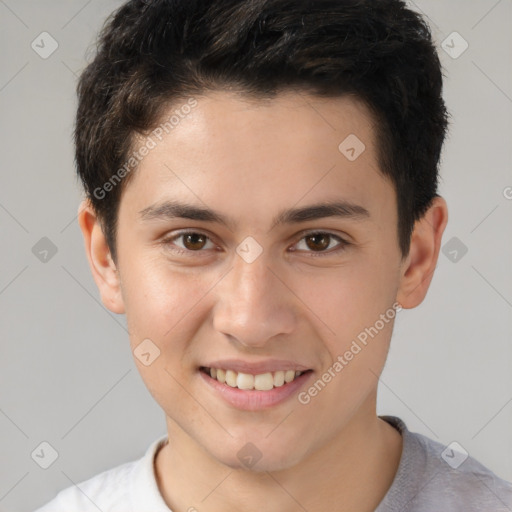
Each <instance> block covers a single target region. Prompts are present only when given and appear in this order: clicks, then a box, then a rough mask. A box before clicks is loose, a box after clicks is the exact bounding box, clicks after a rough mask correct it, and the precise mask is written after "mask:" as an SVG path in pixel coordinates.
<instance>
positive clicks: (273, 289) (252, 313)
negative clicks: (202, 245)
mask: <svg viewBox="0 0 512 512" xmlns="http://www.w3.org/2000/svg"><path fill="white" fill-rule="evenodd" d="M283 281H284V282H286V280H285V279H284V276H282V275H279V272H277V271H276V270H274V269H272V268H270V267H269V265H268V261H267V260H266V258H264V257H263V255H261V256H260V257H259V258H258V259H257V260H256V261H253V262H252V263H247V262H245V261H244V260H243V259H242V258H238V257H237V258H235V262H234V266H233V268H232V269H231V270H230V271H229V272H228V274H227V275H226V276H225V278H224V279H223V280H222V281H221V282H220V283H219V285H218V286H217V287H216V293H217V301H216V304H215V306H214V310H213V326H214V329H216V331H217V332H221V333H223V334H224V335H226V336H228V337H229V338H230V339H231V340H236V341H237V342H238V343H240V344H241V345H243V346H246V347H254V348H261V347H264V346H265V345H266V344H267V343H268V342H269V340H271V339H273V338H275V337H276V336H279V335H283V334H290V333H291V332H293V330H294V328H295V323H296V309H295V306H294V295H293V293H292V292H291V291H290V289H289V288H287V286H286V284H284V283H283Z"/></svg>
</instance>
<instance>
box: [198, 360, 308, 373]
mask: <svg viewBox="0 0 512 512" xmlns="http://www.w3.org/2000/svg"><path fill="white" fill-rule="evenodd" d="M201 366H203V367H206V368H217V369H218V368H221V369H223V370H234V371H235V372H241V373H249V374H253V375H258V374H261V373H267V372H276V371H279V370H285V371H286V370H295V371H299V372H305V371H306V370H311V368H310V367H309V366H304V365H303V364H300V363H296V362H295V361H289V360H284V359H266V360H265V361H258V362H256V361H254V362H251V361H243V360H242V359H221V360H217V361H212V362H210V363H205V364H203V365H201Z"/></svg>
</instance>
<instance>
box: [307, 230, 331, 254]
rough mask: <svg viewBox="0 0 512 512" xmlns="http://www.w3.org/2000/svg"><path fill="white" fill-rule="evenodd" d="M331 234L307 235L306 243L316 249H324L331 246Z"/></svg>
mask: <svg viewBox="0 0 512 512" xmlns="http://www.w3.org/2000/svg"><path fill="white" fill-rule="evenodd" d="M330 238H331V235H329V234H327V233H315V234H314V235H308V236H306V237H305V240H306V245H307V246H308V247H309V248H310V249H312V250H314V251H323V250H325V249H326V248H327V247H329V242H330Z"/></svg>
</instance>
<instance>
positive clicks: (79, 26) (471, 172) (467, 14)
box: [0, 0, 512, 512]
mask: <svg viewBox="0 0 512 512" xmlns="http://www.w3.org/2000/svg"><path fill="white" fill-rule="evenodd" d="M120 3H121V2H119V1H113V0H89V1H83V0H74V1H69V0H67V1H63V0H61V1H58V0H53V1H45V2H44V1H32V2H31V1H27V0H23V1H14V0H0V38H1V39H0V43H1V47H2V51H1V57H0V58H1V61H0V73H1V75H0V108H1V143H2V152H1V165H2V172H1V175H0V236H1V240H2V242H1V244H2V245H1V247H2V250H1V251H0V269H1V271H0V272H1V273H0V313H1V331H0V335H1V344H0V349H1V353H0V510H3V511H5V510H11V511H20V512H26V511H30V510H33V509H34V508H36V507H37V506H39V505H41V504H43V503H45V502H47V501H48V500H50V499H51V498H53V497H54V495H55V494H56V493H57V491H59V490H60V489H63V488H65V487H68V486H70V485H72V484H73V483H78V482H80V481H83V480H85V479H87V478H89V477H91V476H93V475H95V474H97V473H99V472H100V471H103V470H106V469H109V468H111V467H114V466H116V465H118V464H121V463H124V462H127V461H129V460H133V459H135V458H139V457H141V456H142V455H143V453H144V452H145V450H146V448H147V447H148V445H149V443H150V442H152V441H153V440H154V439H155V438H156V437H158V436H160V435H164V434H165V423H164V415H163V413H162V412H161V410H160V409H159V407H158V406H157V405H156V404H155V402H154V401H153V399H152V397H151V395H150V394H149V392H148V391H147V390H146V388H145V387H144V384H143V382H142V380H141V379H140V377H139V375H138V372H137V370H136V367H135V364H134V363H133V360H132V355H131V353H130V350H129V348H128V347H129V344H128V337H127V333H126V330H125V320H124V317H118V316H116V315H113V314H110V313H109V312H108V311H107V310H106V309H105V308H104V307H103V306H102V305H101V303H100V302H99V296H98V293H97V290H96V287H95V285H94V282H93V280H92V277H91V276H90V273H89V269H88V266H87V262H86V258H85V254H84V251H83V242H82V238H81V234H80V232H79V228H78V225H77V222H76V212H77V208H78V204H79V200H80V199H81V196H82V192H81V190H80V188H79V186H78V184H77V181H76V179H75V175H74V163H73V146H72V139H71V133H72V128H73V122H74V119H73V116H74V110H75V106H76V103H75V81H76V76H77V74H78V73H79V72H80V70H81V69H83V67H84V64H85V62H86V59H87V57H88V55H89V53H88V52H90V51H91V50H92V49H93V46H92V43H93V41H94V36H95V34H96V32H97V30H98V29H99V27H100V25H101V23H102V21H103V20H104V18H105V17H106V16H107V14H108V13H110V12H111V11H112V10H113V9H114V8H115V7H116V6H118V5H120ZM410 4H411V6H412V7H413V8H414V9H416V10H420V11H422V12H424V13H425V14H426V15H427V16H428V18H429V21H430V24H431V27H432V29H433V32H434V35H435V38H436V41H437V43H438V45H439V52H440V56H441V59H442V63H443V67H444V69H445V75H446V81H445V98H446V101H447V105H448V108H449V109H450V111H451V113H452V116H453V119H452V126H451V129H450V135H449V138H448V140H447V143H446V146H445V150H444V155H443V161H442V170H441V174H442V181H441V189H440V192H441V194H442V195H443V196H444V197H445V198H446V199H447V201H448V205H449V208H450V219H449V223H448V227H447V230H446V232H445V235H444V238H443V244H447V243H448V246H447V249H445V252H446V253H447V255H445V254H441V255H440V259H439V265H438V268H437V270H436V273H435V276H434V279H433V282H432V285H431V289H430V291H429V294H428V295H427V298H426V300H425V302H424V303H423V304H422V305H420V307H418V308H417V309H415V310H407V311H404V312H402V313H401V314H400V315H399V318H398V320H397V322H396V324H395V333H394V338H393V343H392V348H391V352H390V357H389V360H388V363H387V366H386V368H385V370H384V373H383V375H382V379H381V381H382V382H381V384H380V392H379V411H378V412H379V414H394V415H398V416H400V417H402V418H403V419H404V420H405V421H406V423H407V424H408V426H409V428H410V429H411V430H415V431H418V432H421V433H423V434H425V435H427V436H429V437H431V438H433V439H435V440H437V441H439V442H441V443H443V444H446V445H447V444H449V443H451V442H452V441H457V442H459V443H460V444H461V445H462V446H463V447H464V448H465V449H466V450H467V451H468V452H469V453H470V455H472V456H473V457H476V458H477V459H478V460H480V461H481V462H482V463H483V464H485V465H486V466H488V467H489V468H491V469H492V470H493V471H495V472H496V473H497V474H498V475H499V476H501V477H502V478H505V479H507V480H512V436H511V435H510V433H511V432H512V343H511V334H512V315H511V311H512V272H511V265H510V261H511V258H512V239H511V236H510V221H511V213H512V200H511V199H508V198H510V197H512V188H509V189H507V187H512V174H511V172H510V169H511V162H512V158H511V151H512V150H511V147H512V145H511V144H510V141H511V140H512V122H511V120H512V116H511V113H512V99H511V98H512V69H511V68H512V59H511V53H512V52H511V42H512V35H511V34H512V33H511V31H510V21H511V19H512V18H511V14H512V1H511V0H500V1H496V0H477V1H471V2H468V1H465V0H457V1H454V0H450V1H443V2H441V1H434V0H428V1H427V0H424V1H420V0H417V1H416V2H414V3H413V2H410ZM43 31H47V32H49V33H50V34H51V36H52V37H53V38H54V39H55V40H56V41H57V42H58V45H59V46H58V49H57V50H56V51H55V52H54V53H53V54H52V55H51V56H49V57H48V58H46V59H43V58H41V57H40V56H39V55H38V54H37V53H36V52H35V51H34V50H33V49H32V48H31V43H32V41H34V40H36V42H37V41H40V38H38V36H39V34H40V33H41V32H43ZM454 31H456V32H458V33H460V34H461V35H462V37H463V38H464V39H465V40H466V41H467V42H468V44H469V47H468V49H467V50H466V51H465V52H464V53H462V54H461V55H460V56H458V57H457V58H452V57H451V56H449V55H448V54H447V53H446V52H445V51H444V50H443V49H442V46H441V44H442V42H443V41H444V40H445V39H446V38H448V39H447V42H448V44H450V45H451V46H453V47H454V49H452V50H451V51H452V52H453V51H458V50H460V48H461V46H460V41H458V40H457V39H453V37H454V36H453V35H451V34H452V32H454ZM452 41H453V43H452ZM40 45H41V44H40ZM45 48H46V50H48V49H49V48H50V45H49V42H48V40H47V42H46V43H45ZM507 196H508V198H507ZM43 237H47V238H49V239H50V240H51V241H52V242H53V244H55V246H56V248H57V253H56V254H55V255H53V256H51V252H50V253H48V255H47V260H48V261H46V262H43V261H40V259H38V257H36V255H35V254H34V253H33V252H32V248H33V247H34V245H35V244H36V243H37V242H38V241H39V240H40V239H41V238H43ZM453 237H456V238H457V239H458V241H457V240H455V241H454V240H451V239H452V238H453ZM450 240H451V241H450ZM40 243H43V244H44V242H40ZM453 244H458V247H457V245H453ZM461 244H464V246H466V247H467V249H468V252H467V253H466V254H465V255H462V252H461V250H460V248H461V247H462V245H461ZM38 247H39V246H38ZM454 248H455V250H456V251H458V252H457V257H458V260H457V261H455V262H454V261H452V260H451V259H453V256H454V253H453V252H452V254H451V255H450V254H449V253H450V251H453V249H454ZM36 252H37V251H36ZM50 256H51V257H50ZM39 257H42V253H39ZM43 441H47V442H49V443H50V444H51V445H52V446H53V447H54V448H55V449H56V450H57V452H58V454H59V456H58V459H57V460H56V461H55V463H54V464H53V465H51V466H50V467H49V468H48V469H46V470H44V469H42V468H41V467H39V465H38V464H36V462H35V461H34V460H33V459H32V458H31V453H32V452H33V451H34V449H35V448H36V447H38V446H39V445H40V443H41V442H43Z"/></svg>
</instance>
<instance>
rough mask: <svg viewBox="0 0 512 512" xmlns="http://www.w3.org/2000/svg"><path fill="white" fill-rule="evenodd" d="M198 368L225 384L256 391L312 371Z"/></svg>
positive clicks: (279, 385) (276, 385) (271, 387)
mask: <svg viewBox="0 0 512 512" xmlns="http://www.w3.org/2000/svg"><path fill="white" fill-rule="evenodd" d="M199 370H200V371H201V372H203V373H205V374H206V375H208V376H209V377H211V378H212V379H215V380H216V381H217V382H220V383H221V384H225V385H226V386H229V387H232V388H238V389H243V390H256V391H270V390H272V389H274V388H279V387H281V386H286V384H289V383H290V382H293V381H294V380H295V379H296V378H297V377H300V376H301V375H303V374H305V373H310V372H311V371H312V370H306V371H296V370H278V371H275V372H266V373H259V374H257V375H253V374H251V373H242V372H236V371H234V370H225V369H223V368H208V367H206V366H201V367H200V368H199Z"/></svg>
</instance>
